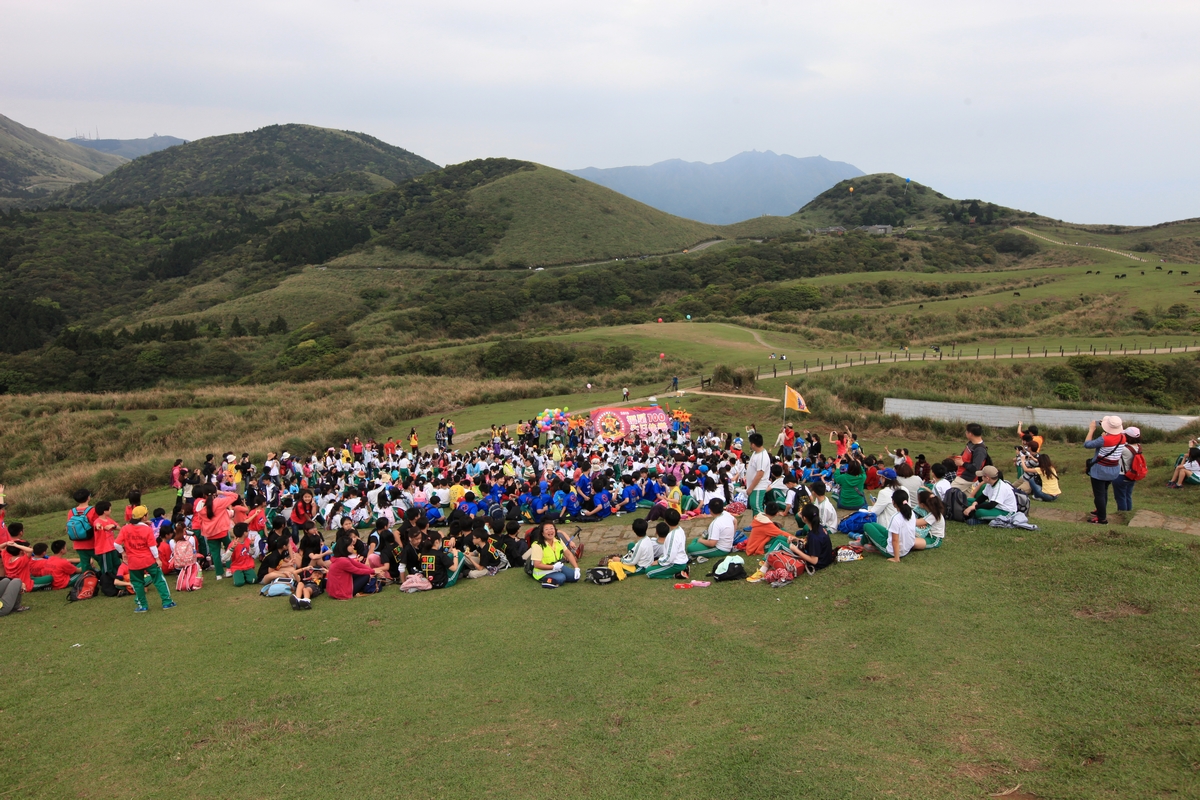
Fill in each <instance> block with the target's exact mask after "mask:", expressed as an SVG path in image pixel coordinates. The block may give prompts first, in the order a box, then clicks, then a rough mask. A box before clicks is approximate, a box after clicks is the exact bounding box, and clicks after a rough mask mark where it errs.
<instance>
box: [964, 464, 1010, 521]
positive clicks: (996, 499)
mask: <svg viewBox="0 0 1200 800" xmlns="http://www.w3.org/2000/svg"><path fill="white" fill-rule="evenodd" d="M967 494H968V495H970V496H972V497H974V500H973V501H972V502H971V505H969V506H967V508H966V510H965V511H964V512H963V516H965V517H966V518H967V524H968V525H978V524H979V523H981V522H984V521H986V520H990V519H995V518H996V517H1003V516H1005V515H1006V514H1015V513H1017V496H1016V495H1015V494H1013V488H1012V486H1010V485H1009V484H1008V482H1007V481H1005V480H1004V476H1003V475H1001V474H1000V470H998V469H996V468H995V467H994V466H992V465H990V464H989V465H988V466H986V467H984V468H983V469H981V470H979V479H978V480H977V481H976V482H975V485H974V486H972V487H971V491H970V492H968V493H967Z"/></svg>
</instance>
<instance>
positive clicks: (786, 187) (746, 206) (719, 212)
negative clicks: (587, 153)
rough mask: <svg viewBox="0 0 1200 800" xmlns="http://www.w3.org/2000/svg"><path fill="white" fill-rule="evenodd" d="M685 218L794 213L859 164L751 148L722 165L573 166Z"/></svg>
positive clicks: (724, 221) (725, 220) (721, 221)
mask: <svg viewBox="0 0 1200 800" xmlns="http://www.w3.org/2000/svg"><path fill="white" fill-rule="evenodd" d="M567 172H570V173H571V174H572V175H578V176H579V177H581V178H584V179H586V180H589V181H592V182H593V183H598V184H600V185H601V186H606V187H608V188H609V189H612V190H613V191H616V192H620V193H621V194H623V195H626V196H627V197H632V198H633V199H635V200H640V201H641V202H643V203H645V204H646V205H649V206H653V207H654V208H657V209H659V210H661V211H666V212H668V213H670V214H674V215H676V216H679V217H685V218H687V219H694V220H697V221H700V222H707V223H710V224H714V225H728V224H731V223H734V222H740V221H742V220H745V219H750V218H752V217H760V216H763V215H764V214H765V215H770V216H780V217H782V216H788V215H791V214H794V213H796V211H797V210H799V209H800V208H801V207H803V206H804V205H805V204H807V203H808V202H809V201H810V200H812V199H813V198H814V197H816V196H817V195H819V194H821V192H824V191H825V190H826V189H828V188H829V187H831V186H833V185H835V184H836V183H838V181H842V180H845V179H847V178H857V177H858V176H860V175H862V174H863V171H862V170H860V169H859V168H858V167H856V166H854V165H853V164H847V163H845V162H842V161H830V160H829V159H827V158H824V157H823V156H811V157H808V158H796V157H795V156H789V155H779V154H777V153H774V152H772V151H770V150H767V151H764V152H759V151H757V150H748V151H746V152H744V153H739V154H738V155H736V156H733V157H732V158H730V159H727V160H725V161H721V162H718V163H716V164H705V163H703V162H699V161H683V160H681V159H677V158H676V159H671V160H669V161H660V162H658V163H657V164H652V165H650V166H647V167H613V168H610V169H598V168H596V167H588V168H586V169H577V170H567Z"/></svg>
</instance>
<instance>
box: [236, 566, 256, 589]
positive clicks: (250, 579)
mask: <svg viewBox="0 0 1200 800" xmlns="http://www.w3.org/2000/svg"><path fill="white" fill-rule="evenodd" d="M247 583H258V573H257V572H255V571H254V570H252V569H239V570H234V573H233V585H234V586H245V585H246V584H247Z"/></svg>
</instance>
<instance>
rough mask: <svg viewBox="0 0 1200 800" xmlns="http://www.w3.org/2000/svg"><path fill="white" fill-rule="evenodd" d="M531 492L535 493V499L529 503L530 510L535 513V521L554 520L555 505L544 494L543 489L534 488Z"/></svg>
mask: <svg viewBox="0 0 1200 800" xmlns="http://www.w3.org/2000/svg"><path fill="white" fill-rule="evenodd" d="M530 491H531V492H532V493H533V498H532V499H531V500H530V501H529V510H530V511H531V512H532V513H533V521H534V522H546V521H548V520H550V519H553V513H552V512H551V509H552V508H553V507H554V504H553V502H552V501H551V500H550V498H548V497H547V496H546V495H544V494H543V493H542V489H541V487H540V486H534V487H533V488H532V489H531V490H530Z"/></svg>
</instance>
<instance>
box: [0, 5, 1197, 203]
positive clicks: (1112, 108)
mask: <svg viewBox="0 0 1200 800" xmlns="http://www.w3.org/2000/svg"><path fill="white" fill-rule="evenodd" d="M0 13H2V14H3V18H4V19H5V26H4V30H3V31H2V32H0V96H2V97H4V98H5V107H4V108H3V109H0V113H4V114H6V115H9V116H12V117H13V118H15V119H17V120H18V121H21V122H23V123H25V124H28V125H31V126H33V127H36V128H38V129H39V130H44V131H45V132H47V133H51V134H54V135H58V136H70V135H72V133H74V131H75V130H77V129H80V130H91V129H94V128H96V127H97V126H98V127H99V129H100V132H101V134H102V135H104V136H114V137H137V136H145V135H149V134H150V133H153V132H158V133H170V134H173V135H177V136H183V137H185V138H189V139H191V138H198V137H201V136H207V135H213V134H219V133H227V132H231V131H236V130H247V129H251V128H254V127H258V126H261V125H265V124H270V123H274V122H289V121H297V122H311V123H314V124H320V125H328V126H331V127H338V128H347V129H357V130H364V131H366V132H368V133H371V134H373V135H377V136H379V137H380V138H383V139H385V140H387V141H390V142H393V143H395V144H398V145H400V146H402V147H406V148H408V149H411V150H414V151H415V152H418V153H421V154H422V155H425V156H427V157H429V158H432V159H434V160H435V161H438V162H440V163H450V162H455V161H461V160H465V159H467V158H472V157H477V156H484V155H507V156H513V157H519V158H529V159H533V160H536V161H540V162H543V163H549V164H552V165H555V166H562V167H582V166H588V165H592V166H619V165H622V164H638V163H650V162H653V161H658V160H662V159H665V158H673V157H680V158H685V159H689V160H704V161H714V160H721V159H724V158H726V157H728V156H730V155H732V154H734V153H736V152H739V151H741V150H745V149H750V148H758V149H772V150H775V151H777V152H786V153H791V154H793V155H798V156H804V155H815V154H821V155H824V156H826V157H828V158H834V159H838V160H845V161H850V162H852V163H854V164H856V165H857V166H859V167H861V168H862V169H864V170H867V171H893V172H899V173H903V174H906V175H912V176H913V177H917V178H919V179H920V180H922V182H925V183H929V184H931V185H934V186H936V187H938V188H939V189H942V190H943V191H946V192H947V193H950V194H958V195H964V196H968V195H969V196H979V197H985V198H988V199H995V200H997V201H1000V202H1005V203H1006V204H1010V205H1016V206H1019V207H1023V208H1029V209H1032V210H1037V211H1041V212H1043V213H1047V214H1051V215H1053V216H1057V217H1063V218H1068V219H1079V220H1083V221H1092V220H1103V221H1122V222H1156V221H1161V220H1162V219H1167V218H1178V217H1183V216H1197V215H1200V208H1198V207H1197V204H1198V202H1200V201H1197V200H1196V199H1195V196H1194V195H1195V193H1194V192H1192V191H1190V190H1188V189H1186V188H1181V187H1187V186H1188V184H1189V182H1191V183H1192V184H1193V185H1194V182H1195V181H1196V180H1197V179H1200V155H1197V154H1196V152H1195V150H1196V149H1195V147H1194V146H1193V142H1192V139H1193V138H1194V135H1193V134H1192V133H1191V131H1194V130H1195V129H1196V126H1197V123H1200V110H1198V109H1197V104H1196V103H1195V101H1194V98H1195V97H1197V96H1200V53H1197V50H1196V48H1195V47H1194V46H1193V42H1194V41H1195V40H1196V38H1197V34H1200V6H1198V5H1196V4H1195V3H1182V2H1143V3H1137V4H1133V3H1114V2H1089V3H1084V2H1078V1H1077V0H1064V1H1061V2H1058V3H1045V2H1006V3H1003V4H964V3H951V2H942V1H941V0H926V1H925V2H914V3H903V4H901V3H886V2H844V3H840V4H836V5H829V4H827V3H815V2H781V1H780V0H768V1H767V2H763V0H744V1H743V2H736V3H734V2H704V1H701V2H677V1H672V0H664V1H660V2H642V1H639V0H612V1H610V2H607V3H603V4H571V3H560V2H556V3H552V2H486V3H485V2H480V1H479V0H449V2H439V3H413V2H383V1H382V0H338V2H332V1H331V2H315V1H314V0H307V1H306V0H296V1H295V2H288V3H282V2H252V1H245V2H240V3H232V2H210V3H205V4H203V5H199V4H163V3H161V2H157V3H148V2H115V3H107V4H103V5H96V4H95V3H85V2H76V0H56V2H54V3H52V4H46V3H29V2H14V1H13V0H3V1H0ZM1072 186H1078V187H1079V191H1072V188H1071V187H1072ZM1107 186H1111V187H1112V188H1111V190H1105V189H1103V188H1102V189H1100V190H1099V194H1097V188H1096V187H1107ZM1085 193H1086V194H1085ZM1000 194H1002V195H1004V196H1003V197H1000V196H998V195H1000Z"/></svg>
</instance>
